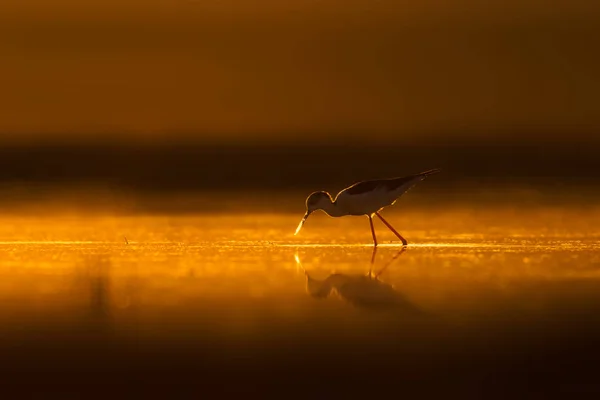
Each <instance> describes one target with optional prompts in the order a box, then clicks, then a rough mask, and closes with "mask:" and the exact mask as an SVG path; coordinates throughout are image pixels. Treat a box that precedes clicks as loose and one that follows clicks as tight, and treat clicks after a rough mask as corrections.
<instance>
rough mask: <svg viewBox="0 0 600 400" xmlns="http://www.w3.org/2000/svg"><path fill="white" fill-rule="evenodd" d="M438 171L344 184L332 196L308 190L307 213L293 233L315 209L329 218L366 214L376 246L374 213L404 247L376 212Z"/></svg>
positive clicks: (393, 230)
mask: <svg viewBox="0 0 600 400" xmlns="http://www.w3.org/2000/svg"><path fill="white" fill-rule="evenodd" d="M438 172H440V170H439V169H432V170H429V171H425V172H421V173H420V174H415V175H409V176H405V177H402V178H391V179H377V180H372V181H364V182H358V183H355V184H354V185H352V186H350V187H347V188H346V189H344V190H342V191H341V192H339V193H338V194H337V196H335V199H333V198H332V197H331V195H330V194H329V193H327V192H323V191H319V192H313V193H311V194H310V195H309V196H308V198H307V199H306V214H304V217H303V218H302V220H301V221H300V223H299V224H298V228H297V229H296V232H295V233H294V235H297V234H298V232H300V229H301V228H302V226H303V225H304V222H306V219H307V218H308V216H309V215H310V214H312V213H313V212H314V211H317V210H323V211H324V212H325V213H326V214H327V215H329V216H330V217H343V216H345V215H357V216H358V215H366V216H367V217H368V218H369V224H370V225H371V234H372V235H373V244H374V245H375V246H377V237H376V236H375V228H373V215H377V216H378V217H379V219H380V220H381V221H382V222H383V223H384V224H385V226H387V227H388V228H389V230H391V231H392V232H393V233H394V234H395V235H396V236H397V237H398V239H400V240H401V241H402V244H403V245H404V246H406V245H407V244H408V242H407V241H406V239H404V238H403V237H402V235H400V234H399V233H398V232H397V231H396V230H395V229H394V227H392V225H390V224H389V223H388V222H387V221H386V220H385V219H383V217H382V216H381V214H379V211H381V209H383V208H384V207H387V206H390V205H393V204H394V203H395V202H396V200H398V198H399V197H400V196H402V195H403V194H404V193H406V192H407V191H408V190H409V189H410V188H412V187H413V186H414V185H416V184H417V183H418V182H420V181H422V180H423V179H425V178H426V177H427V176H429V175H433V174H436V173H438Z"/></svg>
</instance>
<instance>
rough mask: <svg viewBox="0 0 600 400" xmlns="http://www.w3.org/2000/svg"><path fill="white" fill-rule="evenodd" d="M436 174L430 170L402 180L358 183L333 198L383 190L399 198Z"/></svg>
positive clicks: (392, 179)
mask: <svg viewBox="0 0 600 400" xmlns="http://www.w3.org/2000/svg"><path fill="white" fill-rule="evenodd" d="M438 172H440V170H439V169H432V170H429V171H425V172H421V173H420V174H414V175H409V176H404V177H402V178H391V179H377V180H372V181H364V182H358V183H355V184H354V185H352V186H350V187H347V188H346V189H344V190H342V191H341V192H339V193H338V194H337V196H336V197H335V198H336V199H337V198H338V197H339V196H340V195H341V194H342V193H346V194H349V195H360V194H363V193H366V192H371V191H375V190H378V189H383V188H385V190H387V191H389V192H396V194H397V196H400V195H402V194H404V193H406V192H407V191H408V190H409V189H410V188H412V187H413V186H414V185H416V184H417V183H418V182H420V181H422V180H423V179H425V178H426V177H427V176H429V175H433V174H436V173H438Z"/></svg>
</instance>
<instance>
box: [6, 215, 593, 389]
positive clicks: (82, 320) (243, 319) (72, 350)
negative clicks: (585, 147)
mask: <svg viewBox="0 0 600 400" xmlns="http://www.w3.org/2000/svg"><path fill="white" fill-rule="evenodd" d="M385 216H386V217H387V220H388V221H389V222H391V223H392V224H393V225H394V226H395V227H396V228H397V229H398V231H400V232H401V233H402V234H403V235H404V236H405V237H406V238H407V239H408V241H409V247H408V248H407V249H406V251H403V252H401V247H399V246H398V243H397V241H396V240H395V237H394V236H393V235H392V234H391V233H390V232H389V231H387V230H386V228H385V227H384V226H383V224H380V223H378V222H376V229H377V232H378V235H379V236H378V238H379V241H380V243H381V245H380V246H379V248H378V250H377V252H376V253H375V254H374V253H373V249H372V246H371V236H370V230H369V226H368V221H367V219H366V218H361V217H347V218H339V219H333V218H328V217H326V216H324V215H322V214H318V213H315V214H314V215H312V216H311V217H310V218H309V220H308V221H307V223H306V225H305V227H304V229H303V230H302V231H301V233H300V234H299V235H298V236H294V235H293V233H294V228H295V227H296V225H297V223H298V221H299V219H300V218H301V217H302V211H300V213H298V214H296V213H293V214H287V213H281V214H269V213H255V214H250V213H243V212H241V211H240V212H237V213H231V214H212V215H211V214H201V215H116V214H112V215H111V214H106V213H104V214H102V213H95V214H91V215H83V214H81V213H80V214H68V213H60V212H50V211H48V212H47V213H41V212H37V213H36V214H35V215H28V214H14V215H10V216H9V215H5V216H3V217H2V219H1V225H0V337H1V338H2V341H1V342H0V347H1V350H2V352H3V354H4V358H5V363H4V364H3V366H2V370H3V371H4V372H3V373H4V376H5V377H6V376H9V377H11V378H10V379H13V380H14V379H17V380H18V379H20V378H23V377H24V376H27V377H31V376H32V374H34V372H35V371H38V372H39V369H41V370H43V371H45V372H44V373H40V374H38V375H35V376H37V377H38V378H39V377H46V378H47V379H48V380H50V381H52V382H54V381H56V380H57V379H59V378H56V376H62V377H64V376H65V375H64V374H65V373H67V372H64V371H68V374H74V373H76V372H77V373H80V374H81V375H82V376H81V377H79V378H78V380H80V381H82V382H83V381H85V382H88V381H90V379H92V381H93V378H90V377H94V376H96V377H97V376H98V375H97V374H100V376H104V377H106V376H112V375H111V374H114V373H115V371H116V370H118V371H125V372H122V373H123V374H125V375H128V376H131V374H134V375H135V372H136V371H137V372H138V373H140V371H144V372H143V375H144V376H147V377H150V376H160V377H161V379H166V378H165V377H167V376H171V375H173V374H174V375H176V376H180V375H185V374H191V375H193V376H197V375H198V374H205V375H206V371H221V372H223V373H227V374H234V372H233V371H237V372H238V373H239V375H243V374H251V373H253V372H257V369H258V370H261V371H267V372H264V373H269V374H275V373H278V372H280V373H282V374H283V375H284V376H287V377H288V378H290V377H291V376H297V375H295V374H297V373H298V371H312V372H311V373H312V374H316V375H318V374H322V375H323V374H324V375H326V376H329V375H330V374H333V375H335V374H336V373H339V374H341V373H343V374H350V375H351V374H352V373H356V371H357V370H356V368H358V367H359V365H364V364H365V363H371V364H372V365H371V368H373V369H376V368H377V366H378V365H379V366H380V367H382V366H383V365H386V366H388V365H390V364H392V365H395V367H394V369H393V371H397V372H398V373H400V372H402V373H403V374H409V375H410V376H413V377H414V374H416V375H419V376H421V377H422V376H428V375H431V376H446V377H448V376H452V378H453V379H454V380H456V379H457V377H458V376H460V377H462V379H463V380H464V382H466V383H465V385H467V386H468V382H470V381H472V380H475V381H477V380H478V379H479V381H481V379H483V378H481V376H479V377H478V378H476V376H477V375H476V374H477V373H481V374H482V376H485V377H489V376H490V374H491V375H494V374H499V373H501V371H505V370H512V371H519V373H522V374H524V375H523V376H525V375H527V374H530V373H533V372H535V371H537V372H536V373H537V374H538V375H536V376H537V378H539V379H549V380H550V381H552V380H553V379H555V377H556V376H557V375H561V373H559V372H556V371H554V370H546V369H545V368H547V367H548V365H552V364H553V363H558V365H561V364H565V365H567V364H568V365H570V366H569V367H568V368H567V367H565V368H566V370H567V372H569V373H572V375H573V376H571V377H570V378H569V379H570V380H569V381H568V384H569V385H571V386H569V387H575V386H573V385H579V384H581V382H579V380H578V379H579V378H581V379H583V380H584V381H585V376H583V375H581V373H580V372H574V371H578V370H577V369H576V368H579V367H580V368H581V370H582V371H585V370H586V368H585V366H584V364H582V363H581V362H580V360H579V359H578V358H576V357H575V358H573V357H574V355H577V354H578V353H577V352H579V351H583V350H581V349H573V348H572V346H573V345H581V346H583V347H584V348H587V351H589V352H592V351H593V350H595V349H596V347H595V346H596V344H597V340H596V339H595V337H596V334H597V333H598V332H599V331H600V329H598V328H599V327H600V324H598V322H600V317H599V316H598V315H600V314H598V311H600V290H599V289H600V251H599V250H600V210H598V209H585V210H584V209H579V208H576V207H571V208H564V207H563V208H556V207H554V208H552V207H546V208H536V209H527V210H515V209H514V208H501V207H497V208H495V209H491V210H487V211H483V210H477V209H475V210H473V209H469V208H464V207H456V206H455V207H451V208H448V209H444V208H443V207H442V208H436V209H414V210H411V211H410V212H406V213H401V212H397V211H390V212H387V213H385ZM332 282H334V283H335V284H334V285H329V283H332ZM328 285H329V286H331V287H330V288H329V286H328ZM329 289H330V290H329ZM365 346H366V347H365ZM365 349H368V351H367V350H365ZM365 351H367V352H366V353H365ZM594 354H595V353H594ZM510 355H513V356H514V357H513V358H511V357H510ZM542 355H543V357H542ZM544 357H550V358H551V360H546V359H545V358H544ZM523 359H528V360H535V363H534V366H532V367H531V369H527V372H524V371H525V370H519V367H518V366H522V365H523V363H522V361H523ZM201 361H202V363H204V364H202V363H201ZM547 361H548V362H547ZM198 363H201V365H200V364H198ZM353 363H356V364H353ZM448 363H449V364H448ZM456 363H458V364H460V367H456V365H458V364H456ZM450 365H454V367H452V366H450ZM50 366H51V367H50ZM166 366H168V368H167V367H166ZM444 366H445V367H444ZM44 368H48V369H44ZM161 368H164V370H163V369H161ZM286 368H288V370H286ZM460 368H463V369H465V370H468V371H469V372H468V373H465V374H463V373H460V374H459V373H458V371H460ZM345 369H346V370H345ZM440 369H441V370H440ZM50 370H52V371H54V372H53V373H55V374H54V375H52V374H50V372H49V371H50ZM60 371H63V372H60ZM165 371H169V372H165ZM199 371H203V372H199ZM224 371H226V372H224ZM282 371H288V372H282ZM335 371H337V372H335ZM340 371H342V372H340ZM343 371H345V372H343ZM385 371H387V372H389V371H391V370H389V369H386V370H385ZM440 371H442V372H440ZM532 371H533V372H532ZM411 372H412V374H413V375H411ZM86 373H89V376H88V375H86ZM151 373H155V375H152V374H151ZM379 373H381V371H380V372H379ZM169 374H171V375H169ZM436 374H437V375H436ZM405 376H408V375H405ZM563 376H564V374H563ZM582 376H583V377H582ZM469 377H471V378H469ZM553 377H554V378H553ZM575 377H577V378H575ZM304 378H306V377H304ZM40 379H42V378H40ZM85 379H87V381H86V380H85ZM115 379H116V378H115ZM173 379H174V378H173ZM306 379H308V378H306ZM461 382H462V381H461ZM464 382H463V383H464Z"/></svg>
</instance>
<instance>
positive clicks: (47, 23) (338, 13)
mask: <svg viewBox="0 0 600 400" xmlns="http://www.w3.org/2000/svg"><path fill="white" fill-rule="evenodd" d="M597 4H598V3H597V2H596V1H582V0H578V1H569V2H567V1H564V2H560V3H558V4H557V3H553V4H552V6H549V5H548V2H546V1H541V0H539V1H533V0H529V1H516V0H513V1H500V0H495V1H489V2H485V3H484V2H481V1H474V0H467V1H462V2H452V3H451V4H450V3H449V2H444V1H439V0H438V1H434V0H426V1H420V2H416V1H414V2H408V1H405V2H400V1H391V0H381V1H377V2H374V1H357V0H350V1H343V2H342V1H333V0H322V1H317V0H311V1H287V2H282V1H275V0H269V1H267V0H260V1H233V0H223V1H172V0H169V1H167V0H145V1H141V0H140V1H134V0H128V1H124V0H123V1H117V0H110V1H107V0H105V1H86V2H80V1H67V0H59V1H52V2H48V1H46V0H9V1H8V3H6V2H3V12H2V15H1V16H0V51H1V52H2V54H3V61H2V63H1V64H0V87H2V91H3V95H2V96H1V97H0V134H1V135H2V137H3V138H5V139H7V138H11V137H12V138H15V137H17V136H18V137H22V136H23V135H34V134H35V135H38V134H39V135H47V136H51V135H53V134H56V133H57V132H60V133H73V134H77V135H94V134H95V135H98V134H102V133H104V132H112V133H118V134H122V135H125V136H140V137H170V135H172V134H173V133H175V132H176V133H178V134H187V135H195V136H198V137H202V138H212V137H217V138H221V139H239V138H261V137H273V136H274V135H280V134H291V133H295V132H304V133H306V134H308V135H310V134H312V135H313V136H312V137H315V138H317V137H320V136H319V135H322V134H323V132H340V133H343V132H348V131H350V132H358V134H364V133H366V132H368V134H369V135H380V136H381V137H391V136H398V135H403V136H406V137H410V136H411V135H413V136H414V135H423V134H428V133H429V132H439V131H454V132H463V133H469V134H470V133H472V134H477V133H479V132H481V131H483V130H488V129H491V128H494V129H496V130H500V131H501V130H503V129H508V130H510V129H514V128H515V127H516V128H519V129H525V130H528V129H529V130H531V131H532V132H533V131H539V130H540V129H542V130H543V129H544V128H545V127H554V128H556V127H557V126H559V127H564V128H565V129H568V130H570V131H578V130H581V131H594V130H595V129H596V128H598V127H600V102H599V101H598V95H597V94H598V93H600V78H599V73H598V71H600V56H599V55H598V52H597V51H596V50H597V49H598V48H600V41H599V39H598V38H600V23H599V22H600V6H598V5H597Z"/></svg>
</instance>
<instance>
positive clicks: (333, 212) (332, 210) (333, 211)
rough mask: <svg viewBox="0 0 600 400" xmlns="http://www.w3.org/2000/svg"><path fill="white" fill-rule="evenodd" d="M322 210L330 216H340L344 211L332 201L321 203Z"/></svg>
mask: <svg viewBox="0 0 600 400" xmlns="http://www.w3.org/2000/svg"><path fill="white" fill-rule="evenodd" d="M322 210H323V211H325V213H326V214H327V215H329V216H330V217H341V216H342V215H345V213H344V212H343V211H342V210H341V209H340V208H339V207H338V206H337V204H335V203H334V202H333V201H331V202H327V203H325V204H324V205H323V207H322Z"/></svg>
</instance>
